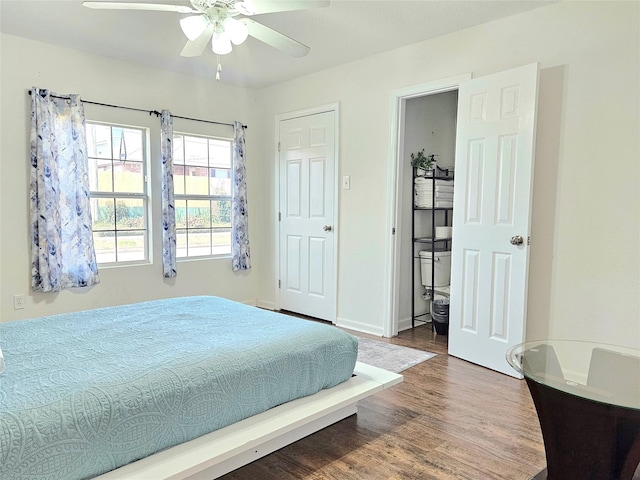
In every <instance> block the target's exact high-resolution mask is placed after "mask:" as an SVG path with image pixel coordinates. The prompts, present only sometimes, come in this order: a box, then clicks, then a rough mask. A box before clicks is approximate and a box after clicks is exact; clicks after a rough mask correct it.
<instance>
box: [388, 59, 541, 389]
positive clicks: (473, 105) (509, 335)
mask: <svg viewBox="0 0 640 480" xmlns="http://www.w3.org/2000/svg"><path fill="white" fill-rule="evenodd" d="M538 76H539V66H538V64H537V63H534V64H530V65H525V66H522V67H517V68H514V69H511V70H507V71H503V72H498V73H494V74H492V75H487V76H484V77H480V78H477V79H473V80H470V79H466V80H459V81H457V82H446V81H443V82H440V85H438V86H436V87H432V88H430V89H429V88H422V89H418V88H415V89H414V90H413V91H411V92H409V93H406V94H402V93H399V94H396V95H395V96H394V98H393V100H392V101H393V102H394V103H393V108H394V110H395V116H394V117H393V118H395V127H396V130H395V131H397V132H398V135H397V137H396V139H395V142H396V143H395V144H394V145H393V147H394V148H393V163H392V170H393V172H394V175H393V178H394V184H395V187H396V192H395V193H396V195H395V196H394V199H393V200H394V202H395V203H394V211H395V217H394V219H393V220H395V222H393V221H392V222H391V226H392V234H396V235H394V236H395V237H396V238H395V239H394V240H392V241H391V245H392V250H393V254H392V261H391V265H392V266H391V268H390V270H391V271H392V273H391V275H390V277H391V288H390V291H391V301H390V317H391V319H392V321H391V322H390V325H391V331H390V332H389V333H390V334H391V335H395V334H397V332H398V329H399V313H400V303H401V300H400V294H401V291H400V289H401V284H400V281H401V279H400V275H401V271H400V258H401V255H403V246H404V245H406V241H405V240H404V239H402V238H401V233H402V232H403V231H404V229H403V226H402V221H403V218H402V205H401V204H402V199H404V198H406V197H407V194H406V193H405V190H406V187H405V188H403V187H404V185H403V182H402V180H403V179H404V177H405V174H404V170H405V169H406V168H407V167H406V166H405V163H408V162H406V159H407V157H408V155H409V153H410V152H406V151H405V146H406V142H405V138H406V135H407V131H408V128H407V123H406V118H405V115H406V111H407V102H408V100H409V99H410V98H415V97H420V96H424V95H426V94H430V95H431V94H435V93H440V92H443V91H450V90H454V89H456V88H457V90H458V94H459V98H458V112H457V115H456V119H457V122H458V125H457V126H456V132H455V136H456V153H455V157H456V158H455V183H456V188H455V190H454V195H453V242H452V249H451V250H452V253H451V283H450V292H451V298H450V309H449V354H450V355H454V356H457V357H460V358H462V359H464V360H468V361H471V362H473V363H477V364H479V365H482V366H485V367H488V368H491V369H493V370H497V371H500V372H502V373H505V374H508V375H512V376H518V375H517V374H516V373H515V371H514V370H513V369H512V368H510V367H509V365H508V364H507V362H506V360H505V353H506V351H507V350H508V348H509V347H511V346H513V345H516V344H518V343H521V342H523V341H524V336H525V335H524V333H525V325H526V302H527V280H528V259H529V245H530V242H529V239H530V233H529V232H530V227H531V198H532V189H533V175H532V172H533V160H534V145H535V130H536V105H537V95H538ZM447 83H449V84H451V83H454V84H453V85H449V86H447V85H446V84H447ZM409 168H410V167H409ZM409 198H412V197H411V196H410V197H409ZM396 229H397V230H396ZM415 240H416V239H415V238H411V242H414V241H415ZM433 260H435V258H434V259H433Z"/></svg>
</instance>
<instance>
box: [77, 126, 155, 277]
mask: <svg viewBox="0 0 640 480" xmlns="http://www.w3.org/2000/svg"><path fill="white" fill-rule="evenodd" d="M86 130H87V153H88V157H89V186H90V189H91V214H92V219H93V241H94V246H95V251H96V259H97V261H98V263H99V264H110V263H111V264H113V263H126V262H135V263H140V262H146V261H148V258H149V254H148V252H149V245H148V221H147V217H148V214H147V208H148V198H147V183H146V171H147V170H146V169H147V167H146V165H147V160H146V158H147V149H146V142H145V130H144V129H141V128H135V127H125V126H121V125H106V124H98V123H89V122H87V124H86Z"/></svg>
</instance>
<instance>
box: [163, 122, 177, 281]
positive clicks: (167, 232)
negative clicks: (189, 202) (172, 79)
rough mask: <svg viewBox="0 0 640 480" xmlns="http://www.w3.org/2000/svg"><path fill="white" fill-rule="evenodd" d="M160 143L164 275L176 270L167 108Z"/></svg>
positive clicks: (172, 275)
mask: <svg viewBox="0 0 640 480" xmlns="http://www.w3.org/2000/svg"><path fill="white" fill-rule="evenodd" d="M160 126H161V131H160V141H161V143H162V272H163V274H164V276H165V277H167V278H172V277H175V276H177V274H178V271H177V270H176V210H175V200H174V193H173V117H172V116H171V113H170V112H169V111H168V110H163V111H162V114H161V116H160Z"/></svg>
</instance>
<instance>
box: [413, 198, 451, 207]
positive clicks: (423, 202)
mask: <svg viewBox="0 0 640 480" xmlns="http://www.w3.org/2000/svg"><path fill="white" fill-rule="evenodd" d="M415 205H416V207H418V208H433V207H434V205H435V208H453V201H452V200H438V199H436V201H435V204H434V202H433V201H432V200H431V199H430V198H429V199H423V198H417V197H416V199H415Z"/></svg>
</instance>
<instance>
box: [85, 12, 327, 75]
mask: <svg viewBox="0 0 640 480" xmlns="http://www.w3.org/2000/svg"><path fill="white" fill-rule="evenodd" d="M190 3H191V7H188V6H185V5H166V4H159V3H131V2H94V1H85V2H83V3H82V4H83V5H84V6H85V7H89V8H95V9H104V10H150V11H161V12H175V13H181V14H193V15H190V16H187V17H183V18H182V19H180V27H181V28H182V31H183V32H184V34H185V35H186V37H187V38H188V41H187V44H186V45H185V46H184V48H183V49H182V52H181V53H180V55H182V56H184V57H196V56H198V55H201V54H202V52H203V51H204V49H205V47H206V46H207V44H208V43H209V41H210V40H211V47H212V50H213V51H214V53H216V54H218V55H225V54H227V53H230V52H231V50H232V46H231V44H232V43H233V44H234V45H240V44H241V43H242V42H244V41H245V40H246V38H247V36H248V35H251V36H252V37H254V38H256V39H258V40H260V41H262V42H264V43H266V44H267V45H270V46H272V47H274V48H277V49H278V50H281V51H283V52H286V53H288V54H289V55H292V56H294V57H304V56H305V55H306V54H307V53H309V50H310V48H309V47H308V46H306V45H303V44H302V43H300V42H298V41H296V40H294V39H292V38H289V37H287V36H286V35H284V34H282V33H280V32H277V31H276V30H273V29H272V28H269V27H267V26H265V25H262V24H260V23H258V22H256V21H254V20H252V19H250V18H247V17H251V16H253V15H260V14H263V13H275V12H283V11H291V10H303V9H308V8H315V7H326V6H328V5H329V0H190ZM238 16H241V18H236V17H238ZM219 70H220V64H219V63H218V71H219ZM218 77H219V75H218Z"/></svg>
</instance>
